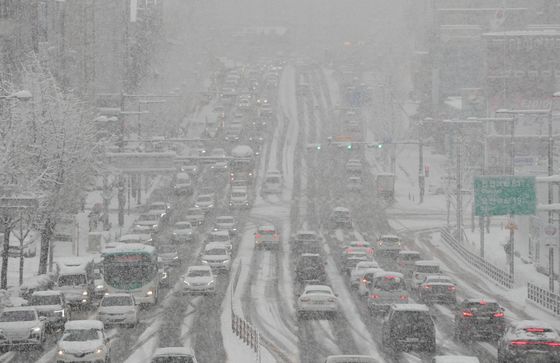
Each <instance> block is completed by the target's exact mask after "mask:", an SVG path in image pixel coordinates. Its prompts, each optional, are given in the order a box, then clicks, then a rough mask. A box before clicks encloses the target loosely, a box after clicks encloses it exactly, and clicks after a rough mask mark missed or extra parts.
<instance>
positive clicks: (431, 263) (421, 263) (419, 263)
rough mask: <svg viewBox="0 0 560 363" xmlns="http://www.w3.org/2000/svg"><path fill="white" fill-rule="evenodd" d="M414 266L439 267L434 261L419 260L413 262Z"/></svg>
mask: <svg viewBox="0 0 560 363" xmlns="http://www.w3.org/2000/svg"><path fill="white" fill-rule="evenodd" d="M414 264H415V265H416V266H439V263H438V262H437V261H434V260H420V261H415V262H414Z"/></svg>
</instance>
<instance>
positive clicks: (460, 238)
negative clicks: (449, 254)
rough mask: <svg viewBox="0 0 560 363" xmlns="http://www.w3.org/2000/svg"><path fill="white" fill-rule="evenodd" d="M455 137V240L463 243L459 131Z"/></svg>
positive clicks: (460, 141)
mask: <svg viewBox="0 0 560 363" xmlns="http://www.w3.org/2000/svg"><path fill="white" fill-rule="evenodd" d="M456 132H457V138H456V142H455V147H456V149H457V152H456V154H457V155H456V156H457V191H456V193H457V206H456V210H457V240H458V241H459V243H463V226H462V224H463V183H462V181H461V179H462V177H463V175H462V171H461V157H462V155H461V154H462V147H461V143H462V140H461V135H460V131H459V130H456Z"/></svg>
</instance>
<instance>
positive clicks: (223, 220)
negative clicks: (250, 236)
mask: <svg viewBox="0 0 560 363" xmlns="http://www.w3.org/2000/svg"><path fill="white" fill-rule="evenodd" d="M214 231H228V232H229V234H230V235H232V236H234V235H236V234H237V222H236V221H235V218H234V217H233V216H218V217H216V220H215V222H214Z"/></svg>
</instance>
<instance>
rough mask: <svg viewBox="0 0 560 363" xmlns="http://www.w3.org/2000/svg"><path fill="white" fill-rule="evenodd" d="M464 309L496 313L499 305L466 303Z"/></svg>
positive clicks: (492, 303)
mask: <svg viewBox="0 0 560 363" xmlns="http://www.w3.org/2000/svg"><path fill="white" fill-rule="evenodd" d="M465 307H466V308H467V309H469V310H475V311H479V312H487V311H497V310H500V305H498V304H497V303H495V302H485V301H484V302H468V303H466V304H465Z"/></svg>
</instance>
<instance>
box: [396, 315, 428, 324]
mask: <svg viewBox="0 0 560 363" xmlns="http://www.w3.org/2000/svg"><path fill="white" fill-rule="evenodd" d="M431 320H432V319H431V317H430V314H429V313H427V312H422V311H399V312H398V313H395V317H394V322H395V324H397V325H400V326H411V325H415V326H429V325H431V324H432V322H431Z"/></svg>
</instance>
